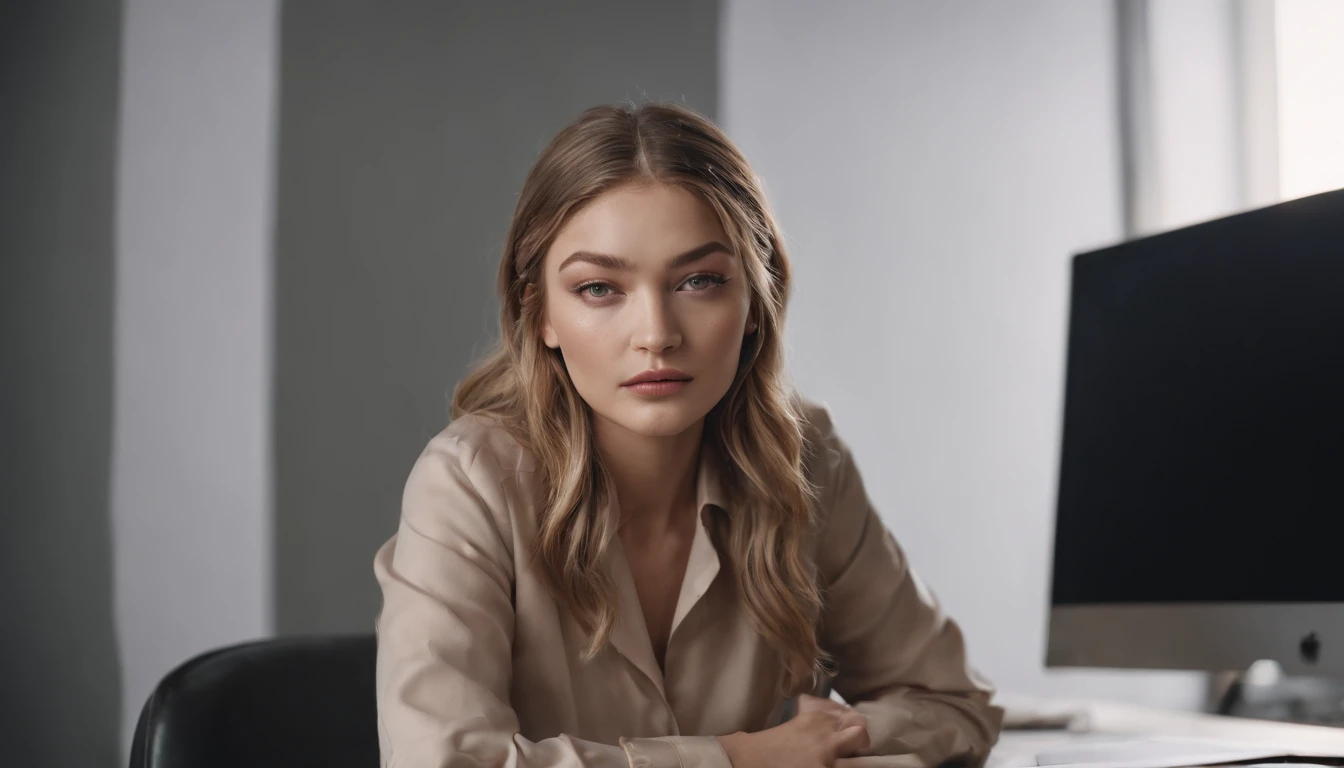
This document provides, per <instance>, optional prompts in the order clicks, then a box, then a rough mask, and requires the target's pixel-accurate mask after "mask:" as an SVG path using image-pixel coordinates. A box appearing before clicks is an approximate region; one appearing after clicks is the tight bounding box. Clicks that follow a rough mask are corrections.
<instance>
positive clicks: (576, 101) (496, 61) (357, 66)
mask: <svg viewBox="0 0 1344 768" xmlns="http://www.w3.org/2000/svg"><path fill="white" fill-rule="evenodd" d="M718 24H719V3H718V2H717V0H695V1H694V2H678V3H628V2H624V1H623V0H620V1H618V0H584V1H583V2H570V3H563V4H555V3H545V2H509V3H397V4H393V5H391V6H388V5H377V6H375V5H374V4H370V3H358V2H349V1H337V2H323V3H285V4H284V5H283V6H282V17H281V28H282V31H281V65H280V87H279V93H280V103H279V105H278V106H279V123H280V134H279V144H278V151H277V163H278V168H277V178H278V187H277V190H276V205H277V209H276V240H275V258H276V277H275V302H276V304H275V329H276V330H275V332H276V345H275V350H276V351H275V366H274V370H275V377H276V380H275V406H274V414H275V417H274V418H275V422H274V423H275V427H274V428H275V435H274V449H275V460H276V467H275V510H276V513H275V525H276V529H275V558H276V560H275V571H274V572H275V574H276V580H277V584H276V590H277V592H276V601H275V605H276V627H277V629H278V631H279V632H280V633H282V634H288V633H307V632H333V631H362V632H371V631H373V621H374V616H375V614H376V612H377V610H378V606H379V595H378V589H377V584H376V583H375V582H374V579H373V570H372V562H373V553H374V550H375V549H376V548H377V546H378V545H379V544H381V543H382V542H383V541H384V540H385V539H386V538H387V537H388V536H390V535H391V534H392V533H393V532H394V531H395V530H396V526H397V518H398V515H399V513H400V506H401V491H402V487H403V486H404V484H405V482H406V476H407V474H408V473H409V472H410V468H411V464H412V462H414V460H415V457H416V456H417V455H418V454H419V452H420V451H421V449H423V448H424V446H425V443H426V442H427V441H428V440H429V438H430V437H432V436H433V435H434V434H435V433H437V432H438V431H439V430H441V429H442V428H443V427H444V426H446V425H447V422H448V396H449V394H450V393H451V391H452V389H453V386H454V385H455V383H456V381H457V380H458V379H459V378H461V376H462V375H463V374H464V373H465V371H466V369H467V364H468V362H469V361H470V360H472V359H473V358H474V357H476V356H478V355H479V354H480V353H483V352H484V351H485V349H486V344H487V342H488V341H489V339H490V336H491V334H492V332H493V329H494V327H495V325H496V320H495V318H496V317H497V313H498V308H497V302H496V299H495V290H494V286H495V271H496V268H497V265H498V260H499V253H500V249H501V248H502V245H503V240H504V235H505V230H506V229H507V227H508V223H509V217H510V215H511V214H512V212H513V206H514V202H515V200H516V199H517V194H518V191H519V189H520V188H521V186H522V183H523V178H524V176H525V175H526V173H527V170H528V168H529V167H530V166H531V165H532V163H533V161H534V160H535V159H536V155H537V153H539V152H540V150H541V149H542V147H543V146H544V145H545V143H546V142H547V141H548V140H549V139H550V138H551V136H553V135H554V134H555V132H556V131H558V130H559V129H560V128H561V127H562V126H563V125H565V124H566V123H567V122H569V121H570V120H572V119H573V118H575V117H577V116H578V114H579V113H580V112H581V111H582V110H583V109H584V108H586V107H589V106H592V105H594V104H599V103H617V102H621V101H623V100H626V99H629V100H633V101H635V102H636V103H639V102H643V101H645V100H646V97H647V98H648V99H675V100H679V101H684V103H686V104H687V105H689V106H691V107H693V108H695V109H697V110H699V111H701V112H704V113H707V114H709V115H710V116H713V115H714V112H715V109H716V105H717V99H718V92H717V82H718Z"/></svg>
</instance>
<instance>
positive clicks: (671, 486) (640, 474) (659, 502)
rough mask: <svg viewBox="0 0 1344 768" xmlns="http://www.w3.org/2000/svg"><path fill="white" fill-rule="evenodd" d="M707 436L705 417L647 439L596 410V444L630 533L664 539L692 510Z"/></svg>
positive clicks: (594, 439) (594, 429)
mask: <svg viewBox="0 0 1344 768" xmlns="http://www.w3.org/2000/svg"><path fill="white" fill-rule="evenodd" d="M703 435H704V420H703V419H701V420H700V421H699V422H697V423H696V424H695V425H694V426H692V427H690V428H689V429H687V430H686V431H684V432H682V433H681V434H679V435H672V436H669V437H648V436H647V435H639V434H636V433H634V432H631V431H630V430H628V429H625V428H624V427H621V426H619V425H617V424H615V423H613V422H610V421H607V420H605V419H602V418H601V417H598V416H596V414H594V419H593V442H594V447H595V448H596V450H597V452H598V455H600V456H601V457H602V463H603V464H604V465H605V466H606V468H607V472H609V473H610V474H611V479H612V482H613V483H614V484H615V486H616V497H617V503H618V506H619V508H620V511H621V521H622V528H623V529H624V530H625V531H626V532H629V533H633V534H634V535H635V536H637V537H638V538H651V539H653V538H662V537H663V536H665V535H666V533H667V532H668V531H669V530H672V529H674V528H677V527H678V524H679V523H682V522H683V520H682V517H683V516H684V515H685V514H686V511H687V510H688V509H690V510H693V509H694V507H695V498H696V476H697V469H698V466H699V461H700V441H701V438H702V436H703Z"/></svg>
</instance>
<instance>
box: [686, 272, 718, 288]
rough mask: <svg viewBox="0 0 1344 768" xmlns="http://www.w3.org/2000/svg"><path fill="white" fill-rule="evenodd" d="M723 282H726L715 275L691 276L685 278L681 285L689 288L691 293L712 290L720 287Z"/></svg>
mask: <svg viewBox="0 0 1344 768" xmlns="http://www.w3.org/2000/svg"><path fill="white" fill-rule="evenodd" d="M725 282H727V281H726V280H724V279H723V278H720V277H717V276H715V275H691V276H690V277H688V278H686V282H684V283H682V285H685V286H687V287H689V288H690V289H691V290H693V291H703V290H706V289H709V288H713V287H714V286H716V285H722V284H724V283H725Z"/></svg>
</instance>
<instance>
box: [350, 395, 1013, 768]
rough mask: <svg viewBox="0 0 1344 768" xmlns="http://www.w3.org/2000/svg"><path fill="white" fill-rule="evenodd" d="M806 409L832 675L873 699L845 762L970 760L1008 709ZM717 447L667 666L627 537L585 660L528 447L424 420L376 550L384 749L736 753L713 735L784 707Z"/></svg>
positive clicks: (705, 464) (585, 762) (468, 759)
mask: <svg viewBox="0 0 1344 768" xmlns="http://www.w3.org/2000/svg"><path fill="white" fill-rule="evenodd" d="M806 410H807V415H808V427H809V430H810V434H812V435H813V439H816V440H818V441H819V444H820V446H821V448H822V450H820V451H817V452H816V454H817V456H816V458H815V459H814V460H813V461H812V462H811V464H812V465H811V466H809V467H807V471H808V476H809V477H810V478H811V479H812V482H814V483H816V484H817V486H818V492H819V502H820V503H819V508H820V510H821V519H822V524H821V525H820V526H819V527H818V533H817V535H815V536H814V537H812V539H811V540H810V541H809V553H810V555H811V556H812V557H814V558H815V559H814V560H813V562H814V563H815V564H816V566H817V569H818V578H819V579H820V580H821V583H822V587H823V588H824V590H825V592H824V594H825V595H826V604H825V612H824V615H823V618H822V627H821V641H822V646H823V647H824V648H825V649H827V650H828V651H830V652H831V653H832V654H833V655H834V657H835V659H836V661H837V664H838V676H837V677H836V678H835V679H834V680H833V681H831V685H832V686H833V687H834V689H835V690H836V691H838V692H839V693H840V695H841V696H843V697H844V699H845V701H846V702H848V703H849V704H850V705H852V706H853V707H854V708H855V709H857V710H858V711H859V712H861V713H863V714H864V715H866V716H867V719H868V731H869V735H870V737H871V741H872V748H871V750H870V752H871V754H872V755H873V756H870V757H856V758H849V759H846V760H841V761H839V763H838V765H841V766H843V765H846V764H848V765H851V766H856V767H857V766H864V765H873V766H879V765H880V766H914V765H935V764H938V763H942V762H944V761H949V760H955V761H957V762H966V763H971V764H975V763H979V762H982V761H983V760H984V759H985V757H986V756H987V753H988V751H989V748H990V746H991V745H992V744H993V743H994V741H995V739H996V737H997V734H998V729H999V724H1000V720H1001V717H1002V713H1001V711H1000V710H999V709H998V708H997V707H995V706H993V705H991V704H990V703H989V699H990V694H991V688H990V686H989V684H988V683H987V682H986V681H985V680H984V679H983V678H981V677H979V676H978V675H977V674H976V673H975V672H974V671H973V670H972V669H971V668H970V667H969V666H968V664H967V661H966V654H965V648H964V645H963V642H962V635H961V632H960V630H959V629H958V627H957V625H956V624H955V623H954V622H953V621H951V620H950V619H948V618H947V617H945V616H944V615H943V613H942V612H941V611H940V609H939V606H938V603H937V601H936V600H935V598H934V597H933V595H931V594H930V593H929V591H928V590H927V589H926V588H925V587H924V585H923V584H922V583H921V582H920V581H919V579H918V578H917V577H916V575H915V573H914V572H913V571H912V570H910V568H909V567H908V566H907V564H906V561H905V557H904V555H903V554H902V551H901V549H900V547H899V546H898V545H897V543H896V541H895V540H894V539H893V538H892V536H891V534H890V533H889V532H888V531H887V529H886V528H885V527H884V526H883V524H882V521H881V520H880V519H879V517H878V516H877V514H876V513H875V512H874V511H873V509H872V507H871V505H870V504H869V501H868V498H867V496H866V495H865V493H864V489H863V484H862V481H861V480H860V478H859V474H858V472H857V470H856V468H855V465H854V460H853V458H852V456H851V455H850V452H849V449H848V447H847V446H846V445H845V443H844V442H843V441H841V439H840V438H839V437H837V436H836V434H835V432H834V430H833V429H832V427H831V419H830V414H829V412H828V411H827V410H826V409H825V407H824V406H816V405H812V404H808V405H807V409H806ZM711 453H712V452H711V451H702V455H703V456H704V457H705V458H704V459H702V461H701V464H700V466H699V469H698V480H697V495H698V509H699V510H700V524H699V526H698V528H697V530H696V533H695V538H694V541H693V543H692V546H691V553H690V560H689V563H688V565H687V568H686V575H685V578H684V579H683V581H682V585H681V593H680V597H679V599H678V601H677V606H676V612H675V614H674V618H673V622H672V633H671V636H670V638H669V640H668V645H667V650H666V657H665V660H664V664H665V667H666V672H665V673H664V672H663V671H661V670H660V669H659V667H658V664H657V662H656V661H655V659H654V652H653V647H652V643H651V641H650V639H649V635H648V632H647V630H646V629H645V626H644V618H643V613H642V611H641V610H640V606H639V598H638V596H637V593H636V591H635V585H634V580H633V578H632V576H631V574H630V570H629V567H628V565H627V563H626V561H625V556H624V553H623V548H622V547H621V546H620V545H619V542H615V543H614V545H613V546H611V547H610V548H609V549H608V552H609V553H610V556H609V557H608V559H607V561H606V563H605V567H606V568H607V569H608V573H610V574H611V576H612V578H613V579H614V582H615V584H616V585H617V586H618V590H619V593H620V606H619V620H618V622H617V624H616V627H615V630H614V633H613V635H612V640H611V643H610V644H609V645H608V646H607V647H606V648H605V649H604V650H603V651H602V652H601V653H600V654H599V655H598V656H597V658H595V659H594V660H593V661H592V662H590V663H588V664H584V663H583V662H581V661H580V660H579V655H580V649H581V648H582V647H583V644H584V637H583V634H582V632H581V631H580V629H579V626H578V624H577V622H575V621H574V620H573V619H572V618H571V617H570V616H569V615H568V614H567V613H566V612H565V611H564V610H563V609H562V608H561V607H560V606H559V604H557V603H556V601H555V600H554V599H553V598H552V597H551V595H550V594H549V593H548V592H547V590H546V587H545V586H544V583H543V581H542V579H541V578H540V577H539V576H538V574H537V573H536V571H535V570H534V568H533V566H532V565H531V564H530V563H529V558H528V553H530V552H531V551H532V544H533V537H534V536H535V535H536V532H537V528H538V526H537V514H538V511H539V510H540V509H541V508H542V503H543V499H544V493H543V489H542V487H541V483H540V482H539V476H538V473H537V471H536V466H537V465H536V463H535V459H534V457H533V456H532V455H531V454H530V452H528V451H527V450H526V449H525V448H523V447H522V446H520V445H519V444H518V443H517V442H516V441H515V440H513V438H511V437H510V436H509V435H508V433H507V432H505V431H504V429H503V428H502V427H500V426H499V425H498V424H497V423H495V422H494V421H493V420H491V419H489V418H487V417H483V416H478V415H471V416H465V417H462V418H459V419H458V420H456V421H454V422H453V423H452V424H451V425H450V426H449V427H448V428H447V429H445V430H444V431H443V432H441V433H440V434H439V435H438V436H436V437H434V438H433V439H432V440H431V441H430V442H429V445H428V446H427V447H426V448H425V450H424V453H423V454H422V455H421V456H420V458H419V460H418V461H417V462H416V464H415V466H414V468H413V469H412V470H411V473H410V478H409V479H408V481H407V483H406V489H405V495H404V498H403V502H402V512H401V522H400V525H399V527H398V529H397V532H396V535H394V536H393V537H392V538H391V539H389V540H388V541H387V543H385V544H384V545H383V546H382V547H380V548H379V550H378V553H377V555H376V556H375V558H374V562H373V567H374V573H375V575H376V577H377V579H378V583H379V585H380V586H381V587H382V593H383V606H382V610H381V612H380V614H379V617H378V620H377V624H376V626H377V635H378V673H377V696H378V736H379V742H380V746H381V751H382V764H383V766H387V767H389V768H390V767H392V766H395V767H396V768H439V767H441V766H457V765H472V766H476V765H484V766H516V767H517V768H543V767H547V768H549V767H551V766H556V767H558V766H603V767H606V766H610V767H612V768H616V767H617V766H621V767H625V766H630V767H631V768H634V767H636V766H649V767H650V768H697V767H704V768H711V767H712V768H729V767H730V763H729V761H728V758H727V756H726V755H725V754H724V752H723V749H722V748H721V747H720V746H719V743H718V741H717V740H716V739H715V738H713V737H714V736H715V735H722V734H728V733H733V732H736V731H748V732H753V731H760V730H763V729H766V728H770V727H772V726H775V725H778V724H779V723H781V722H783V721H784V720H785V719H787V718H788V716H789V714H790V712H791V711H792V710H791V706H792V704H793V701H791V700H782V699H780V698H778V697H777V695H776V694H775V684H776V681H777V680H779V677H780V675H781V671H782V670H781V667H780V666H779V663H778V660H777V658H776V656H775V655H774V654H773V653H772V651H771V649H770V648H769V647H768V646H767V645H766V644H765V643H764V641H763V640H762V638H761V637H760V636H759V635H758V634H757V633H756V632H755V630H753V629H752V627H751V624H750V622H749V621H748V614H747V610H746V607H745V604H744V603H743V601H742V599H741V598H740V596H739V593H738V591H737V586H736V583H735V579H734V578H733V571H732V568H731V567H729V566H728V564H727V563H724V562H721V559H720V558H721V555H720V553H719V552H718V551H717V550H716V548H715V545H714V543H713V540H712V539H711V537H710V535H709V532H708V530H707V527H706V526H707V525H711V524H712V523H713V520H712V518H711V516H712V515H732V513H733V507H732V504H731V503H730V501H729V499H728V498H727V497H726V495H725V487H724V485H723V484H722V483H721V479H720V478H721V477H722V468H721V467H719V466H717V465H716V464H715V462H714V461H713V460H712V459H711V458H709V456H710V454H711ZM724 557H726V555H724ZM817 692H818V693H820V694H822V695H824V694H825V691H824V690H820V689H819V690H818V691H817Z"/></svg>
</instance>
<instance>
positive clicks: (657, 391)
mask: <svg viewBox="0 0 1344 768" xmlns="http://www.w3.org/2000/svg"><path fill="white" fill-rule="evenodd" d="M690 383H691V381H690V379H674V380H667V381H641V382H640V383H638V384H626V385H624V386H625V388H626V389H628V390H630V391H631V392H634V393H635V394H639V395H647V396H649V397H664V396H667V395H672V394H676V393H677V392H680V391H681V390H683V389H685V388H686V385H687V384H690Z"/></svg>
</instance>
